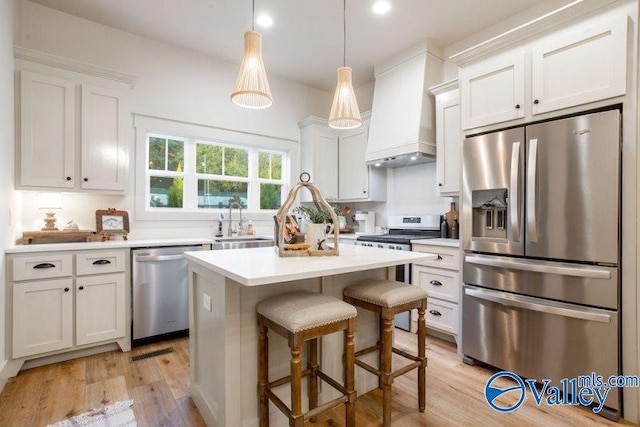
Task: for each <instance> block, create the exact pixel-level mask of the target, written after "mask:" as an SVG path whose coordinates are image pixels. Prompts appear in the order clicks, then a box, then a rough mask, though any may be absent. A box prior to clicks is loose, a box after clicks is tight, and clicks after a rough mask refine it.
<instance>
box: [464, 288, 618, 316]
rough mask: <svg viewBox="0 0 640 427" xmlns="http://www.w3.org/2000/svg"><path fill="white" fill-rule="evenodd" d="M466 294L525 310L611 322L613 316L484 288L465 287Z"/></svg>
mask: <svg viewBox="0 0 640 427" xmlns="http://www.w3.org/2000/svg"><path fill="white" fill-rule="evenodd" d="M464 293H465V295H469V296H470V297H474V298H478V299H483V300H486V301H491V302H495V303H498V304H502V305H505V306H509V307H518V308H523V309H525V310H531V311H537V312H540V313H547V314H555V315H558V316H563V317H572V318H574V319H581V320H590V321H593V322H600V323H611V316H610V315H608V314H605V313H602V312H600V311H596V310H594V309H589V308H574V307H568V304H563V303H557V302H551V301H549V302H548V303H545V304H541V303H539V302H537V301H538V300H536V299H534V298H531V297H524V296H519V295H513V294H506V293H502V292H495V291H488V290H484V289H482V290H481V289H471V288H465V289H464Z"/></svg>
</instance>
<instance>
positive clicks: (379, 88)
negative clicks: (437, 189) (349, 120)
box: [366, 42, 442, 167]
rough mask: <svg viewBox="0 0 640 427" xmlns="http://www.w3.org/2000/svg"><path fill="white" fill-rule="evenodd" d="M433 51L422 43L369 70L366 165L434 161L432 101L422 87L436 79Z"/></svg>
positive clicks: (436, 60) (437, 58) (439, 73)
mask: <svg viewBox="0 0 640 427" xmlns="http://www.w3.org/2000/svg"><path fill="white" fill-rule="evenodd" d="M434 51H435V49H433V48H432V47H431V46H428V44H427V43H426V42H423V43H420V44H418V45H415V46H413V47H412V48H410V49H407V50H406V51H403V52H402V53H400V54H398V55H396V56H395V57H393V58H391V59H390V60H388V61H386V62H385V63H383V64H380V65H379V66H376V67H375V69H374V74H375V86H374V90H373V106H372V108H371V125H370V128H369V140H368V143H367V153H366V161H367V164H368V165H372V166H377V167H398V166H407V165H413V164H417V163H426V162H433V161H435V156H436V141H435V133H436V132H435V99H434V97H433V95H432V94H431V93H430V92H429V91H428V90H427V88H429V87H431V86H433V85H435V84H438V83H440V82H441V81H442V59H441V57H442V55H438V54H434V53H432V52H434Z"/></svg>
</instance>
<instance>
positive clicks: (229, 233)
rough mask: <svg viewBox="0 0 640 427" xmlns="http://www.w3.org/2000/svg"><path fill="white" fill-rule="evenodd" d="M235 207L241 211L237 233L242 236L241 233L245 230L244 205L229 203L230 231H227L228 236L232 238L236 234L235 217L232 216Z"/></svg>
mask: <svg viewBox="0 0 640 427" xmlns="http://www.w3.org/2000/svg"><path fill="white" fill-rule="evenodd" d="M234 207H236V208H238V209H239V210H240V219H238V229H237V232H238V233H239V234H240V231H242V230H244V223H243V221H242V205H241V204H240V203H238V202H231V203H229V229H228V230H227V236H229V237H231V236H232V235H233V233H234V231H233V226H232V224H233V216H232V215H231V209H233V208H234Z"/></svg>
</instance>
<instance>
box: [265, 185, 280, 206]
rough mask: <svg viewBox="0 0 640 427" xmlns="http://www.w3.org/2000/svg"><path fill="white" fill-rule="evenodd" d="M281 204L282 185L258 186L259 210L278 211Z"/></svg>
mask: <svg viewBox="0 0 640 427" xmlns="http://www.w3.org/2000/svg"><path fill="white" fill-rule="evenodd" d="M281 204H282V185H279V184H260V209H278V208H279V207H280V205H281Z"/></svg>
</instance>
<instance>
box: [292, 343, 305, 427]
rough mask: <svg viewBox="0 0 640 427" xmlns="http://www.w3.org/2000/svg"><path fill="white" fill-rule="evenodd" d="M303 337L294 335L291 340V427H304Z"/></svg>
mask: <svg viewBox="0 0 640 427" xmlns="http://www.w3.org/2000/svg"><path fill="white" fill-rule="evenodd" d="M302 344H303V341H302V337H301V336H300V335H298V334H293V335H292V336H291V338H290V339H289V347H290V348H291V418H290V419H289V425H290V426H291V427H303V421H304V418H303V415H304V414H303V413H302V387H301V386H302V366H301V365H302V361H301V360H300V353H301V352H302Z"/></svg>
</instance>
